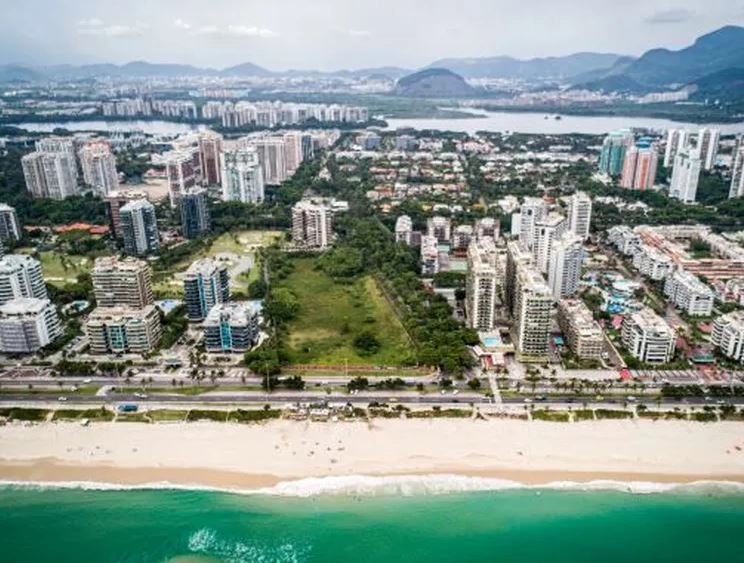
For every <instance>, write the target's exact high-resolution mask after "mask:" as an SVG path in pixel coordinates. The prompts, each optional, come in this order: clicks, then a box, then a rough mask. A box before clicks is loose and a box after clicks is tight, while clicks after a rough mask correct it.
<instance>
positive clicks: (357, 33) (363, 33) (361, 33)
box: [345, 29, 372, 37]
mask: <svg viewBox="0 0 744 563" xmlns="http://www.w3.org/2000/svg"><path fill="white" fill-rule="evenodd" d="M345 33H346V35H351V36H352V37H370V36H371V35H372V32H370V31H367V30H365V29H347V30H346V31H345Z"/></svg>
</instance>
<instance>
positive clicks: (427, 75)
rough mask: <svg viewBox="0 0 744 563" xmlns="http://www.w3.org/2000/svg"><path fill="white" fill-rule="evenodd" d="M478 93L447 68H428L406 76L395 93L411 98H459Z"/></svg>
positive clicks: (399, 82) (400, 81)
mask: <svg viewBox="0 0 744 563" xmlns="http://www.w3.org/2000/svg"><path fill="white" fill-rule="evenodd" d="M475 92H476V90H475V88H473V87H472V86H470V85H469V84H468V83H467V82H465V79H464V78H463V77H462V76H460V75H459V74H455V73H454V72H452V71H451V70H447V69H445V68H427V69H424V70H421V71H419V72H414V73H413V74H409V75H408V76H404V77H403V78H401V79H400V80H398V83H397V84H396V85H395V89H394V91H393V93H394V94H395V95H397V96H407V97H411V98H457V97H461V96H472V95H473V94H474V93H475Z"/></svg>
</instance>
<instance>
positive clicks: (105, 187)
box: [78, 141, 119, 196]
mask: <svg viewBox="0 0 744 563" xmlns="http://www.w3.org/2000/svg"><path fill="white" fill-rule="evenodd" d="M78 156H79V157H80V165H81V167H82V169H83V181H84V182H85V183H86V184H87V185H88V186H90V187H91V188H93V189H94V190H95V191H96V192H97V193H99V194H101V195H104V196H105V195H108V194H109V193H110V192H112V191H116V190H117V189H118V188H119V175H118V174H117V172H116V157H115V156H114V155H113V154H112V152H111V147H110V146H109V144H108V143H106V142H103V141H94V142H90V143H87V144H86V145H85V146H84V147H83V148H82V149H80V151H79V152H78Z"/></svg>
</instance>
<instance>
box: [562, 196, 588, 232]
mask: <svg viewBox="0 0 744 563" xmlns="http://www.w3.org/2000/svg"><path fill="white" fill-rule="evenodd" d="M566 221H567V223H568V224H567V228H568V230H569V231H571V232H572V233H574V234H575V235H576V236H578V237H579V238H581V240H582V241H585V240H587V239H588V238H589V232H590V230H591V223H592V198H591V197H589V195H588V194H587V193H585V192H576V193H575V194H573V195H572V196H570V197H569V198H568V216H567V218H566Z"/></svg>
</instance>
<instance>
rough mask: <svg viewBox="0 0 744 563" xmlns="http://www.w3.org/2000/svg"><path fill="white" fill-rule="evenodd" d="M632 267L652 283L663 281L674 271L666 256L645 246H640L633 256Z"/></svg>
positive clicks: (670, 261) (651, 247)
mask: <svg viewBox="0 0 744 563" xmlns="http://www.w3.org/2000/svg"><path fill="white" fill-rule="evenodd" d="M633 267H634V268H635V269H636V270H638V271H639V272H640V273H641V275H643V276H646V277H647V278H651V279H652V280H654V281H660V280H663V279H665V278H666V277H667V276H669V275H670V274H671V273H672V271H673V270H674V264H673V263H672V260H671V259H670V258H669V257H668V256H667V255H666V254H664V253H662V252H660V251H659V250H657V249H656V248H654V247H653V246H648V245H646V244H642V245H641V246H640V248H639V249H638V250H637V251H636V253H635V255H634V256H633Z"/></svg>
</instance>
